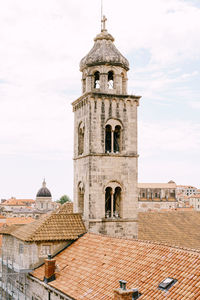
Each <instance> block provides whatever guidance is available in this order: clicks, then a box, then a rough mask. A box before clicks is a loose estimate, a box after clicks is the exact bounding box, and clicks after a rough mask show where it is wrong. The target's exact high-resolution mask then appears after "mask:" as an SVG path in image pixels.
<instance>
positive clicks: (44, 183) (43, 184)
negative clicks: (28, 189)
mask: <svg viewBox="0 0 200 300" xmlns="http://www.w3.org/2000/svg"><path fill="white" fill-rule="evenodd" d="M42 186H43V187H46V181H45V178H44V180H43V183H42Z"/></svg>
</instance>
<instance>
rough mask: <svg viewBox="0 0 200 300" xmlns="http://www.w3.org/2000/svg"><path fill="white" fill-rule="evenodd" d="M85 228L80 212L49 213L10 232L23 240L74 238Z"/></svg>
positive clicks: (84, 230)
mask: <svg viewBox="0 0 200 300" xmlns="http://www.w3.org/2000/svg"><path fill="white" fill-rule="evenodd" d="M85 232H86V229H85V226H84V223H83V221H82V218H81V215H80V214H68V213H65V212H60V213H59V214H58V213H55V212H53V213H51V214H48V215H45V216H42V217H41V218H40V219H39V220H37V221H35V222H33V223H31V224H27V225H25V226H23V227H21V228H19V229H17V230H16V231H14V232H13V233H12V235H13V236H15V237H16V238H18V239H21V240H23V241H52V240H53V241H58V240H74V239H76V238H78V237H79V236H80V235H81V234H83V233H85Z"/></svg>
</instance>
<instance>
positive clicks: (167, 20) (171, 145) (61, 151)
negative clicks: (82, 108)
mask: <svg viewBox="0 0 200 300" xmlns="http://www.w3.org/2000/svg"><path fill="white" fill-rule="evenodd" d="M100 6H101V5H100V0H84V1H83V0H34V1H33V0H17V1H16V0H6V1H4V0H0V7H1V9H0V41H1V42H0V170H1V172H0V199H8V198H10V197H11V196H13V197H16V198H33V199H35V196H36V193H37V191H38V190H39V188H40V187H41V185H42V181H43V178H45V179H46V182H47V187H48V188H49V189H50V191H51V192H52V196H53V199H54V200H57V199H59V198H60V197H61V196H62V195H63V194H67V195H69V196H70V197H71V198H72V199H73V113H72V107H71V103H72V102H73V101H74V100H75V99H77V98H78V97H79V96H80V95H81V73H80V71H79V62H80V60H81V59H82V57H84V56H85V55H86V54H87V53H88V52H89V50H90V49H91V48H92V46H93V38H94V37H95V36H96V35H97V34H98V33H99V32H100V26H101V22H100ZM104 14H105V15H106V17H107V19H108V21H107V29H108V31H109V32H110V33H111V34H112V35H113V36H114V38H115V45H116V46H117V48H118V49H119V50H120V52H121V53H122V54H123V55H124V56H126V57H127V58H128V60H129V62H130V71H129V72H128V77H129V82H128V86H129V93H130V94H135V95H141V96H142V98H141V102H140V106H139V108H138V151H139V155H140V156H139V162H138V172H139V173H138V176H139V182H168V181H169V180H174V181H175V182H176V183H177V184H189V185H194V186H196V187H200V181H199V174H200V38H199V37H200V2H199V0H167V1H166V0H124V1H119V0H104Z"/></svg>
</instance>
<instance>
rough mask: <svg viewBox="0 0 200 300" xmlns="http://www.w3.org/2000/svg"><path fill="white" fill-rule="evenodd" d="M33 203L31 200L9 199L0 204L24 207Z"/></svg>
mask: <svg viewBox="0 0 200 300" xmlns="http://www.w3.org/2000/svg"><path fill="white" fill-rule="evenodd" d="M32 203H35V200H33V199H16V198H11V199H8V200H6V201H5V202H3V203H1V205H2V206H26V205H30V204H32Z"/></svg>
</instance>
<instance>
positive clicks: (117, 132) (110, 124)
mask: <svg viewBox="0 0 200 300" xmlns="http://www.w3.org/2000/svg"><path fill="white" fill-rule="evenodd" d="M122 128H123V125H122V123H121V122H120V121H119V120H116V119H109V120H108V121H107V123H106V126H105V153H119V152H121V148H122Z"/></svg>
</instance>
